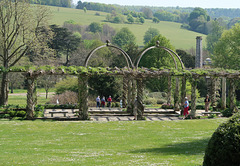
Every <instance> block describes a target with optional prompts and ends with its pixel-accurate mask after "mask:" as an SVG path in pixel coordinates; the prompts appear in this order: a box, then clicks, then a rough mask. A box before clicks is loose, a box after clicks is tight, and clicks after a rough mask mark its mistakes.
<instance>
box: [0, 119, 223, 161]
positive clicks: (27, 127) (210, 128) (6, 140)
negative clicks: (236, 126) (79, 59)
mask: <svg viewBox="0 0 240 166" xmlns="http://www.w3.org/2000/svg"><path fill="white" fill-rule="evenodd" d="M225 120H226V119H207V120H180V121H138V122H136V121H118V122H81V121H78V122H69V121H65V122H64V121H62V122H59V121H55V122H54V121H40V120H36V121H14V120H13V121H8V120H0V146H1V148H0V154H1V155H0V163H1V164H2V165H4V166H7V165H27V166H28V165H56V166H59V165H71V166H72V165H134V166H135V165H176V166H181V165H183V166H185V165H187V166H189V165H194V166H195V165H201V164H202V162H203V156H204V149H205V147H206V145H207V143H208V140H209V138H210V137H211V135H212V133H213V132H214V130H215V129H216V128H217V126H218V125H219V124H220V123H222V122H223V121H225Z"/></svg>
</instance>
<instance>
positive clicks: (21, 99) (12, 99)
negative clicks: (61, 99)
mask: <svg viewBox="0 0 240 166" xmlns="http://www.w3.org/2000/svg"><path fill="white" fill-rule="evenodd" d="M47 101H49V98H48V99H46V97H45V96H38V97H37V104H45V103H46V102H47ZM8 104H14V105H26V104H27V96H26V95H18V96H13V95H9V96H8Z"/></svg>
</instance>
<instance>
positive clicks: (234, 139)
mask: <svg viewBox="0 0 240 166" xmlns="http://www.w3.org/2000/svg"><path fill="white" fill-rule="evenodd" d="M239 156H240V113H237V114H235V115H234V116H233V117H232V118H230V119H229V120H228V121H227V122H225V123H223V124H221V125H220V126H219V127H218V128H217V130H216V131H215V132H214V133H213V135H212V137H211V139H210V140H209V142H208V146H207V148H206V151H205V156H204V162H203V165H204V166H205V165H207V166H211V165H219V166H224V165H232V166H237V165H239V164H240V158H239Z"/></svg>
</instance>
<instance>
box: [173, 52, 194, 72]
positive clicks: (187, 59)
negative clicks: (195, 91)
mask: <svg viewBox="0 0 240 166" xmlns="http://www.w3.org/2000/svg"><path fill="white" fill-rule="evenodd" d="M176 53H177V54H178V55H179V56H180V58H181V60H182V62H183V64H184V66H185V67H186V68H195V57H194V56H192V55H191V54H188V53H187V52H185V51H184V50H180V49H178V50H176Z"/></svg>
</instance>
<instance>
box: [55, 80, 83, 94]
mask: <svg viewBox="0 0 240 166" xmlns="http://www.w3.org/2000/svg"><path fill="white" fill-rule="evenodd" d="M77 85H78V79H77V78H75V77H67V78H66V79H64V80H62V81H60V82H58V83H57V84H56V85H55V88H56V93H57V94H62V93H64V92H66V91H73V92H78V87H77Z"/></svg>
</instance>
